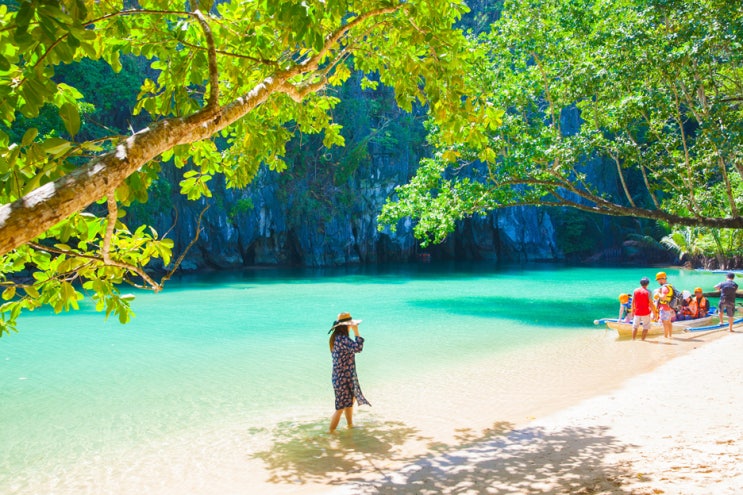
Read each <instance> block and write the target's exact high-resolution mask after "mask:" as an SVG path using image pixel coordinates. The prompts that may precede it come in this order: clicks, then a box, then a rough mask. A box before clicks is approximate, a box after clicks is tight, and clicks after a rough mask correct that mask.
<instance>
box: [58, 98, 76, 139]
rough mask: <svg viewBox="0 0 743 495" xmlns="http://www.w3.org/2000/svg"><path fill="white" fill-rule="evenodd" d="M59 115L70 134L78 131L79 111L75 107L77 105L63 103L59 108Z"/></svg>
mask: <svg viewBox="0 0 743 495" xmlns="http://www.w3.org/2000/svg"><path fill="white" fill-rule="evenodd" d="M59 116H60V117H61V118H62V122H63V123H64V126H65V129H67V132H68V133H69V134H70V136H72V137H75V135H76V134H77V133H78V132H79V131H80V112H79V111H78V109H77V105H74V104H72V103H65V104H64V105H62V106H61V107H60V108H59Z"/></svg>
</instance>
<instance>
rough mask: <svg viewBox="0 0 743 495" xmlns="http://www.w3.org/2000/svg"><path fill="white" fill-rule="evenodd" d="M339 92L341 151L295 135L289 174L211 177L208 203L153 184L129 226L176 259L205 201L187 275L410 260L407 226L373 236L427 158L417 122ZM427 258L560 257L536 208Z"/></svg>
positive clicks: (488, 223) (479, 227)
mask: <svg viewBox="0 0 743 495" xmlns="http://www.w3.org/2000/svg"><path fill="white" fill-rule="evenodd" d="M344 93H345V94H343V95H342V100H343V102H344V103H343V104H341V105H340V106H339V107H338V108H337V109H336V115H335V118H336V120H337V121H338V122H340V123H341V124H342V125H343V126H344V137H345V139H346V146H345V147H344V148H339V149H333V150H326V149H324V148H322V146H321V139H320V138H319V137H316V136H303V137H302V139H301V140H300V139H297V140H295V141H294V142H293V143H292V144H291V146H290V147H289V149H288V150H287V163H288V165H289V168H288V169H287V170H286V171H285V172H284V173H282V174H277V173H274V172H271V171H268V170H261V171H260V172H259V174H258V176H257V177H256V179H255V181H254V182H253V183H252V184H251V185H250V186H249V187H248V188H246V189H244V190H227V189H225V187H224V184H223V183H220V182H219V179H217V178H215V179H214V180H213V183H214V184H213V185H212V190H213V193H214V194H213V197H212V198H210V199H208V200H201V201H198V202H190V201H187V200H186V199H185V198H183V197H181V196H180V195H179V194H178V187H177V186H176V185H169V186H168V187H159V188H156V191H158V192H156V193H154V195H155V196H157V197H152V198H151V201H150V203H153V204H154V205H156V206H155V208H154V209H153V208H152V206H148V207H147V209H145V208H132V209H131V211H130V214H129V217H130V218H129V222H130V223H131V224H137V223H140V222H143V221H146V222H148V223H150V224H151V225H154V226H155V228H156V229H157V231H158V232H160V233H161V234H162V233H165V232H167V231H169V230H170V233H169V234H168V235H169V237H171V238H172V239H174V241H175V252H176V254H179V253H181V252H182V251H183V250H184V249H185V248H186V246H188V244H189V243H190V242H191V240H192V239H193V238H194V237H195V235H196V230H195V229H196V225H197V219H198V216H199V213H200V212H201V210H202V209H203V208H204V206H206V205H207V204H208V205H209V209H208V210H207V212H206V213H205V214H204V217H203V220H202V223H201V232H200V236H199V239H198V240H197V242H196V243H195V244H194V246H193V247H192V248H191V250H190V251H189V253H188V256H187V257H186V259H185V261H184V263H183V264H182V265H181V268H182V269H185V270H198V269H204V268H220V269H225V268H235V267H240V266H245V265H257V264H258V265H302V266H308V267H320V266H337V265H345V264H354V263H379V262H387V261H410V260H414V259H415V258H416V256H418V255H420V254H423V253H424V250H422V249H421V248H420V247H419V244H418V242H417V241H416V240H415V239H414V237H413V235H412V227H413V224H412V223H411V222H410V221H407V222H401V224H400V225H398V228H397V231H396V232H395V233H392V232H391V231H390V230H389V229H385V230H383V231H381V232H380V231H378V230H377V227H378V224H377V215H378V214H379V212H380V210H381V207H382V205H383V204H384V202H385V200H386V199H387V198H388V197H389V196H390V195H391V194H392V193H393V190H394V187H395V186H396V185H399V184H402V183H405V182H406V181H407V180H408V179H409V178H410V177H411V176H412V174H413V173H414V172H415V168H416V166H417V164H418V161H419V160H420V158H421V157H422V156H424V155H425V153H426V149H425V139H424V131H423V129H422V125H421V123H420V122H421V120H422V117H421V116H419V115H407V114H403V113H402V112H401V111H400V110H398V109H397V107H396V106H395V105H394V102H393V99H392V97H391V94H390V93H389V92H387V91H385V90H379V91H373V92H370V91H363V90H361V89H360V87H359V85H358V84H350V85H348V88H344ZM180 173H181V171H179V170H173V169H167V170H166V174H165V175H166V176H167V182H168V184H177V183H178V181H179V180H180ZM161 186H162V184H161ZM175 212H177V214H176V213H175ZM425 253H426V255H430V256H431V257H432V258H433V259H437V258H440V259H452V258H456V259H489V260H493V261H503V262H509V261H526V260H555V259H558V258H559V257H560V253H559V250H558V248H557V246H556V242H555V231H554V228H553V225H552V222H551V220H550V217H549V215H548V214H547V213H546V212H545V211H544V210H537V209H534V208H510V209H505V210H501V211H497V212H494V213H491V214H489V215H487V216H485V217H477V218H472V219H468V220H466V221H463V222H461V223H460V225H459V227H458V229H457V231H456V232H455V233H454V234H452V235H451V236H450V239H448V240H447V241H446V242H445V243H444V244H442V245H441V246H432V247H429V248H427V249H426V250H425Z"/></svg>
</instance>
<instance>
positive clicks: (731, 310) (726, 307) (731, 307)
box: [720, 303, 735, 316]
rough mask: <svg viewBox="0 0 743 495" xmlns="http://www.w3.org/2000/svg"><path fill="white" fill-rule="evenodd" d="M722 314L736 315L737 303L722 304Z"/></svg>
mask: <svg viewBox="0 0 743 495" xmlns="http://www.w3.org/2000/svg"><path fill="white" fill-rule="evenodd" d="M720 314H721V315H725V314H726V315H728V316H735V303H730V304H727V303H725V304H720Z"/></svg>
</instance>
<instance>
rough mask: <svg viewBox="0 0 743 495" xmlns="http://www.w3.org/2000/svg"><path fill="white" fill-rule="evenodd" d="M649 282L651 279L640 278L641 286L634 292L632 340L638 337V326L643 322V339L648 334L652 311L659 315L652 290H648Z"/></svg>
mask: <svg viewBox="0 0 743 495" xmlns="http://www.w3.org/2000/svg"><path fill="white" fill-rule="evenodd" d="M648 284H650V279H649V278H647V277H642V278H641V279H640V287H638V288H637V289H635V292H633V293H632V314H633V315H634V317H633V318H632V340H635V338H636V337H637V327H639V326H640V325H641V324H642V337H641V338H642V340H645V337H647V335H648V330H650V313H651V312H652V313H653V315H654V316H655V317H657V316H658V309H657V308H656V307H655V303H653V298H652V297H650V291H648Z"/></svg>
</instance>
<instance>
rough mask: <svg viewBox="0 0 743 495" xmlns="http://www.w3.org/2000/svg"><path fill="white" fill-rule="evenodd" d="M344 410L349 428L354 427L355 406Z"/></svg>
mask: <svg viewBox="0 0 743 495" xmlns="http://www.w3.org/2000/svg"><path fill="white" fill-rule="evenodd" d="M343 411H344V412H345V414H346V424H347V425H348V427H349V428H353V406H351V407H347V408H345V409H344V410H343Z"/></svg>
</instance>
